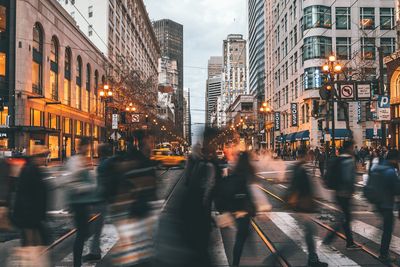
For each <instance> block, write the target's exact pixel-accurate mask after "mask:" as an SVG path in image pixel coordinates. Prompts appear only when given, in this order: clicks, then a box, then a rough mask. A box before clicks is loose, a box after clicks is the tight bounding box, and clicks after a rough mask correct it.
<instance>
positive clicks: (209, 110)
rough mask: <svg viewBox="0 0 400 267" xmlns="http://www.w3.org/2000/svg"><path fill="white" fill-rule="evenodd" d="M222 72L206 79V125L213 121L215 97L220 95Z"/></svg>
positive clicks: (215, 107) (215, 105)
mask: <svg viewBox="0 0 400 267" xmlns="http://www.w3.org/2000/svg"><path fill="white" fill-rule="evenodd" d="M222 85H223V81H222V74H219V75H216V76H213V77H211V78H208V79H207V90H206V125H208V126H210V125H211V123H212V121H213V118H212V116H213V114H214V112H218V110H217V99H218V97H219V96H220V95H221V90H222Z"/></svg>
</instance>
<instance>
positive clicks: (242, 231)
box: [233, 216, 250, 266]
mask: <svg viewBox="0 0 400 267" xmlns="http://www.w3.org/2000/svg"><path fill="white" fill-rule="evenodd" d="M236 226H237V232H236V240H235V245H234V247H233V266H239V262H240V257H241V256H242V251H243V247H244V243H245V242H246V239H247V237H248V236H249V227H250V216H244V217H241V218H238V219H236Z"/></svg>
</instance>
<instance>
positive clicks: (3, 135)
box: [0, 133, 8, 138]
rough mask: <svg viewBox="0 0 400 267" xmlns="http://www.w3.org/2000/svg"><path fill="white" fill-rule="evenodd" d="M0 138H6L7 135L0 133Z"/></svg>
mask: <svg viewBox="0 0 400 267" xmlns="http://www.w3.org/2000/svg"><path fill="white" fill-rule="evenodd" d="M0 138H8V135H7V133H0Z"/></svg>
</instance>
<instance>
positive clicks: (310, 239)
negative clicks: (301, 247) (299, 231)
mask: <svg viewBox="0 0 400 267" xmlns="http://www.w3.org/2000/svg"><path fill="white" fill-rule="evenodd" d="M300 222H301V225H303V231H304V237H305V239H306V245H307V251H308V260H309V261H311V262H315V261H317V260H318V255H317V252H316V248H315V241H314V235H315V227H314V224H313V222H311V221H310V219H309V218H307V216H306V215H304V216H301V217H300Z"/></svg>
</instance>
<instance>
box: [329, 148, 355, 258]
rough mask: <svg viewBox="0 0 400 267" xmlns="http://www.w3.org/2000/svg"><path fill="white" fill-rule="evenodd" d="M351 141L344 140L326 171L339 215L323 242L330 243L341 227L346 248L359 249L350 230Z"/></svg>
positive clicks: (353, 181) (352, 192) (352, 162)
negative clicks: (337, 154)
mask: <svg viewBox="0 0 400 267" xmlns="http://www.w3.org/2000/svg"><path fill="white" fill-rule="evenodd" d="M353 146H354V143H353V141H345V142H344V144H343V148H342V154H340V155H339V157H337V158H333V159H331V162H330V163H329V165H328V170H327V173H326V180H327V181H326V183H327V186H328V188H329V189H333V190H334V191H335V199H336V203H337V205H338V206H339V208H340V210H341V211H342V212H341V215H340V216H339V218H338V220H336V222H338V223H337V224H336V225H335V226H334V227H333V228H334V229H335V230H336V231H331V232H329V233H328V235H327V236H326V237H325V239H324V241H323V243H324V244H327V245H328V244H330V243H332V241H333V240H334V238H335V237H336V232H337V231H338V230H339V229H340V228H341V227H343V229H344V232H345V235H346V248H347V249H349V250H356V249H360V246H358V245H356V244H355V243H354V240H353V234H352V232H351V225H350V224H351V201H352V198H353V194H354V191H355V185H354V184H355V178H356V169H355V162H354V157H353V155H352V154H353V152H354V148H353Z"/></svg>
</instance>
